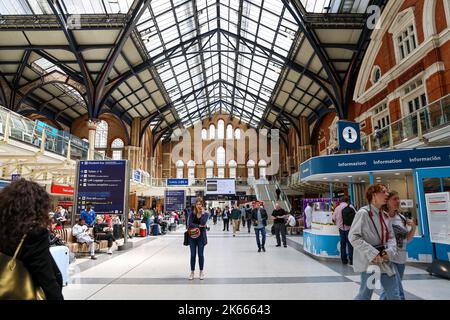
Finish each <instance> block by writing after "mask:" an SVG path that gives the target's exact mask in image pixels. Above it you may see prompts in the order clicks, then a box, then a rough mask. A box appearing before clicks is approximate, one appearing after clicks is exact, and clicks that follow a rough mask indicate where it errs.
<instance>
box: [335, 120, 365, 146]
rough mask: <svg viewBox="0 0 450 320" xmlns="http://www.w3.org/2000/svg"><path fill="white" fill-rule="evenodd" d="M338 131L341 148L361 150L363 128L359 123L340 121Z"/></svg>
mask: <svg viewBox="0 0 450 320" xmlns="http://www.w3.org/2000/svg"><path fill="white" fill-rule="evenodd" d="M337 133H338V137H339V138H338V142H339V150H361V130H360V126H359V123H357V122H350V121H338V123H337Z"/></svg>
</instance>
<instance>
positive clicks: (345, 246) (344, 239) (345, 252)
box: [339, 229, 353, 264]
mask: <svg viewBox="0 0 450 320" xmlns="http://www.w3.org/2000/svg"><path fill="white" fill-rule="evenodd" d="M348 233H349V230H347V231H344V230H341V229H339V235H340V236H341V260H342V263H343V264H347V263H348V262H349V261H350V263H351V264H353V246H352V245H351V244H350V241H348Z"/></svg>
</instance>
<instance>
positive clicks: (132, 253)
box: [63, 226, 450, 300]
mask: <svg viewBox="0 0 450 320" xmlns="http://www.w3.org/2000/svg"><path fill="white" fill-rule="evenodd" d="M183 231H184V230H183V228H179V229H178V230H177V231H176V232H172V233H169V234H167V235H165V236H159V237H150V238H147V239H143V238H136V239H133V242H134V247H133V248H132V249H130V250H128V251H121V252H118V251H115V252H114V254H113V255H112V256H107V255H105V254H102V255H99V259H98V260H96V261H91V260H89V259H77V261H76V263H74V264H73V265H71V269H72V270H71V273H73V274H72V277H71V283H70V284H69V286H67V287H65V288H64V290H63V293H64V297H65V298H66V299H109V300H111V299H112V300H116V299H117V300H118V299H121V300H122V299H175V300H183V299H209V300H215V299H217V300H225V299H230V297H233V299H244V300H245V299H249V300H250V299H274V297H275V298H276V299H296V300H297V299H312V300H324V299H325V300H326V299H342V300H348V299H353V297H354V296H355V295H356V293H357V290H358V287H359V276H358V274H355V273H354V272H353V270H352V268H351V267H349V266H343V265H342V264H341V263H340V262H339V260H331V261H327V260H323V259H321V260H316V259H315V258H312V257H310V256H309V255H307V254H305V253H304V252H303V250H302V245H301V244H302V238H301V237H296V236H292V237H289V240H288V248H283V247H281V248H276V247H275V239H274V237H272V236H271V235H268V239H267V244H266V247H267V252H266V253H258V252H257V247H256V241H255V237H254V234H253V233H251V234H248V233H247V232H246V231H245V230H244V229H243V228H242V229H241V232H240V233H239V234H238V235H237V236H236V238H233V237H232V236H231V231H230V232H228V233H227V232H222V229H221V227H220V226H212V227H211V231H210V232H209V234H208V235H209V237H208V245H207V246H206V248H205V271H206V279H205V280H204V281H200V280H199V279H198V271H197V272H196V277H197V279H195V280H194V281H189V280H187V277H188V275H189V248H188V247H184V246H183V245H182V242H183ZM193 288H195V294H193V292H194V291H193V290H189V289H193ZM404 288H405V290H406V291H407V298H408V299H450V282H449V281H447V280H441V279H437V278H434V277H430V276H429V275H428V273H427V272H426V271H424V270H423V268H421V267H420V266H419V267H417V266H414V267H412V266H408V267H407V269H406V275H405V281H404ZM373 299H378V296H377V295H376V294H374V296H373Z"/></svg>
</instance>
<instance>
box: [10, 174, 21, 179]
mask: <svg viewBox="0 0 450 320" xmlns="http://www.w3.org/2000/svg"><path fill="white" fill-rule="evenodd" d="M20 177H21V175H20V174H18V173H13V174H12V175H11V181H17V180H20Z"/></svg>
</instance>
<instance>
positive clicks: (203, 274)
mask: <svg viewBox="0 0 450 320" xmlns="http://www.w3.org/2000/svg"><path fill="white" fill-rule="evenodd" d="M203 279H205V273H204V272H203V271H200V280H203Z"/></svg>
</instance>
